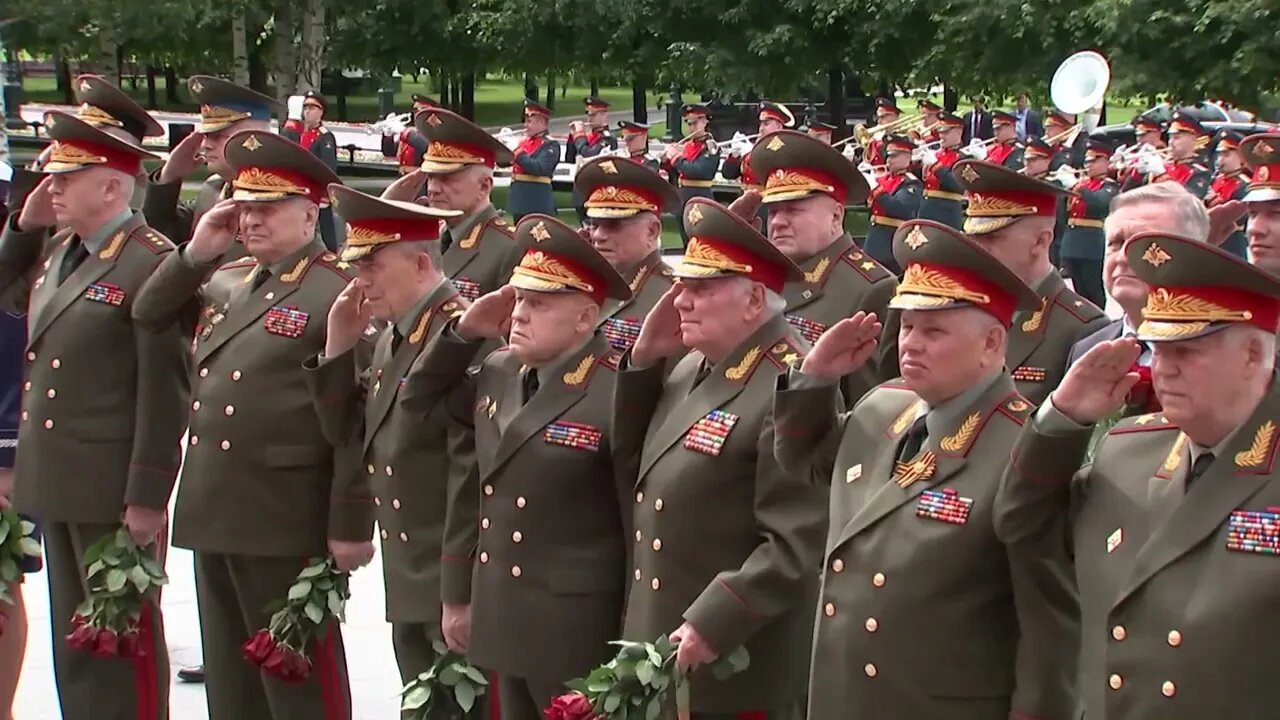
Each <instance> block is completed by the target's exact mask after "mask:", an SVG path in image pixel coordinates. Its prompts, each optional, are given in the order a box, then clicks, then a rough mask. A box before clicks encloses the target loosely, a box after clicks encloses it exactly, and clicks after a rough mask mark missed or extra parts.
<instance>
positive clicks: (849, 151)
mask: <svg viewBox="0 0 1280 720" xmlns="http://www.w3.org/2000/svg"><path fill="white" fill-rule="evenodd" d="M856 144H857V143H853V142H847V143H845V144H844V148H843V149H841V150H840V154H841V155H844V157H845V159H846V160H848V161H849V162H853V159H854V158H855V157H857V155H858V148H856V147H854V146H855V145H856Z"/></svg>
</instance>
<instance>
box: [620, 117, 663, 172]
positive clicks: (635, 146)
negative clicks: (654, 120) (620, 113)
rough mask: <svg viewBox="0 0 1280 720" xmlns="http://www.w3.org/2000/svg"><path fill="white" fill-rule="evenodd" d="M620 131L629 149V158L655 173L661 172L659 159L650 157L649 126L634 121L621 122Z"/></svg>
mask: <svg viewBox="0 0 1280 720" xmlns="http://www.w3.org/2000/svg"><path fill="white" fill-rule="evenodd" d="M618 130H619V132H620V133H621V134H622V142H623V144H624V145H625V146H626V148H627V158H629V159H630V160H631V161H632V162H634V163H639V164H640V165H643V166H645V167H647V168H649V169H650V170H652V171H654V172H659V170H660V169H661V166H660V165H659V163H658V160H657V158H654V157H652V156H650V155H649V125H647V124H646V123H638V122H635V121H634V120H619V121H618Z"/></svg>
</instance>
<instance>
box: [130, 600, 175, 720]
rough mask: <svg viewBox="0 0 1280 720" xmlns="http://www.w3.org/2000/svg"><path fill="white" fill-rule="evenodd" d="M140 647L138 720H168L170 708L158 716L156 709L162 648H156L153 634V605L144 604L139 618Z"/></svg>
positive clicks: (135, 672)
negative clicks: (161, 719)
mask: <svg viewBox="0 0 1280 720" xmlns="http://www.w3.org/2000/svg"><path fill="white" fill-rule="evenodd" d="M138 647H139V648H141V649H142V650H143V651H144V653H143V654H140V655H138V656H135V657H134V658H133V692H134V694H135V695H137V697H138V699H137V705H136V707H137V709H138V720H156V718H157V717H159V718H164V719H166V720H167V718H168V717H169V710H168V708H166V709H165V711H164V714H163V715H160V714H157V708H156V695H157V694H158V692H157V683H156V663H157V662H159V659H158V658H157V657H156V654H157V653H158V652H159V650H160V648H158V647H157V646H156V642H155V635H154V633H152V632H151V603H150V602H144V603H142V613H141V614H140V615H139V616H138Z"/></svg>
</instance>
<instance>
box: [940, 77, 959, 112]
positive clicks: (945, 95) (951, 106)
mask: <svg viewBox="0 0 1280 720" xmlns="http://www.w3.org/2000/svg"><path fill="white" fill-rule="evenodd" d="M959 106H960V97H959V95H958V94H957V93H956V89H955V86H954V85H952V84H950V83H947V82H944V83H942V107H943V108H944V109H946V111H947V112H949V113H953V112H955V111H956V108H957V107H959Z"/></svg>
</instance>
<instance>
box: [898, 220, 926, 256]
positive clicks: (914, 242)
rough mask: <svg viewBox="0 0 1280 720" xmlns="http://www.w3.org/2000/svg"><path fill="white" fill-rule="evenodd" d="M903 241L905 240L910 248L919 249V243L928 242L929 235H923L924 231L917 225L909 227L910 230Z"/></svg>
mask: <svg viewBox="0 0 1280 720" xmlns="http://www.w3.org/2000/svg"><path fill="white" fill-rule="evenodd" d="M903 242H905V243H906V244H907V245H908V246H909V247H910V248H911V249H912V250H919V249H920V246H921V245H924V244H925V243H927V242H929V236H928V235H925V234H924V231H923V230H921V229H920V227H919V226H918V225H917V226H916V227H913V228H911V232H910V233H908V235H907V239H906V240H904V241H903Z"/></svg>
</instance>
